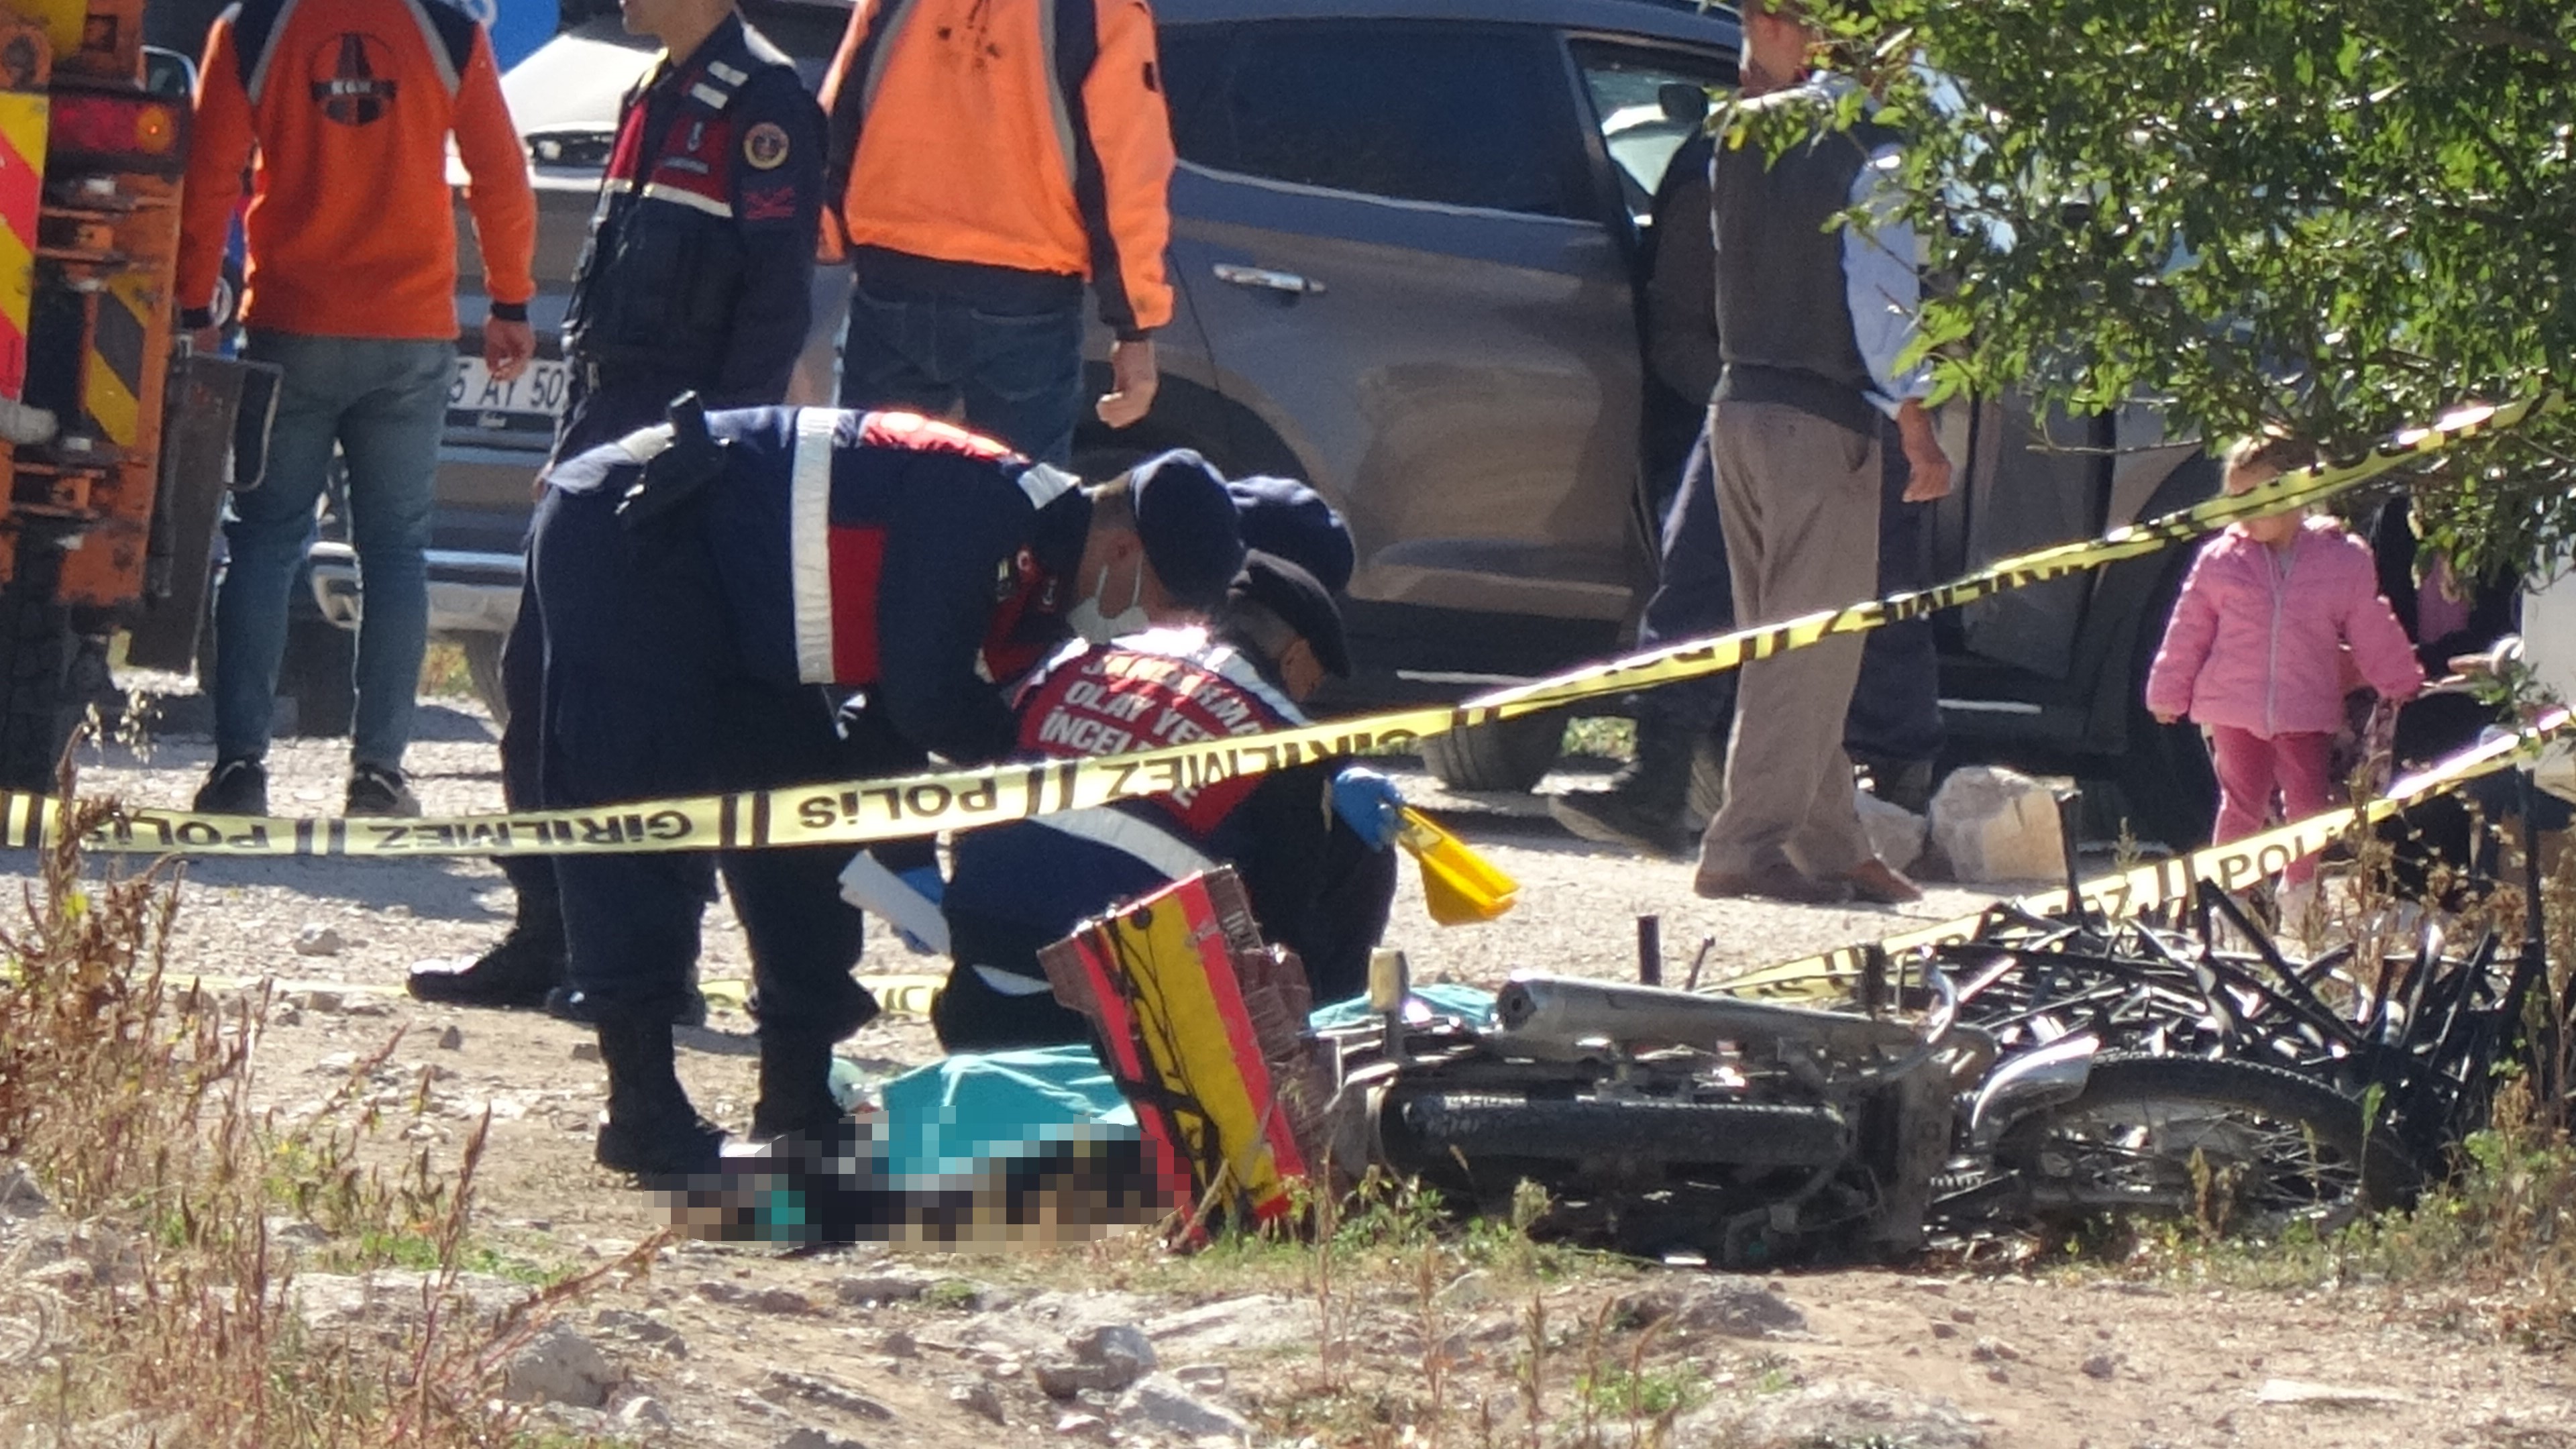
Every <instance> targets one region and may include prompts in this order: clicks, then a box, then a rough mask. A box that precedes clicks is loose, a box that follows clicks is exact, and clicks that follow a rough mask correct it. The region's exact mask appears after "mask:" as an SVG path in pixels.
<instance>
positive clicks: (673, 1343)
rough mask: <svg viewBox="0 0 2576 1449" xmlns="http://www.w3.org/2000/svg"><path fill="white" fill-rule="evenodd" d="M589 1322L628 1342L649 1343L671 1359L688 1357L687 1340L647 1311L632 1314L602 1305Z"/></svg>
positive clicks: (625, 1310)
mask: <svg viewBox="0 0 2576 1449" xmlns="http://www.w3.org/2000/svg"><path fill="white" fill-rule="evenodd" d="M590 1321H591V1323H592V1324H593V1325H595V1326H596V1327H597V1328H598V1329H599V1331H600V1332H602V1333H613V1334H616V1335H617V1336H618V1337H619V1338H622V1339H625V1340H627V1341H628V1342H630V1343H642V1344H650V1345H652V1346H653V1347H655V1348H657V1349H660V1350H661V1351H662V1352H664V1353H666V1354H669V1355H670V1356H671V1357H673V1358H686V1357H688V1356H689V1341H688V1340H687V1339H685V1338H682V1337H681V1336H680V1331H679V1330H678V1329H676V1328H673V1327H672V1326H671V1325H670V1324H668V1323H665V1322H663V1321H662V1320H661V1319H659V1318H655V1317H653V1316H652V1315H651V1314H648V1313H635V1312H631V1311H629V1310H627V1309H624V1308H603V1309H601V1310H599V1312H597V1313H595V1314H593V1315H591V1320H590Z"/></svg>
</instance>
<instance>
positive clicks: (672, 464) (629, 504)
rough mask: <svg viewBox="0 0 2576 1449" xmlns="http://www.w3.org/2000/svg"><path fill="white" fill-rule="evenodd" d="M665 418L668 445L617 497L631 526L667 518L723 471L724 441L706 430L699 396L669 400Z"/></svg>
mask: <svg viewBox="0 0 2576 1449" xmlns="http://www.w3.org/2000/svg"><path fill="white" fill-rule="evenodd" d="M669 417H670V424H671V446H669V447H667V448H664V449H663V450H662V451H661V452H659V453H657V454H655V455H654V456H653V459H652V461H650V462H648V463H646V464H645V465H644V476H643V477H642V478H641V479H640V480H638V481H637V482H636V484H635V486H634V487H632V488H629V489H627V490H626V496H625V497H624V498H621V499H619V500H618V501H617V516H618V517H619V518H620V519H622V520H623V521H624V522H625V524H626V526H627V527H628V528H630V529H641V528H650V527H652V526H653V525H654V524H656V523H659V522H661V521H662V520H663V519H665V518H668V517H669V516H670V515H671V514H672V513H673V512H674V511H676V510H677V509H679V508H680V507H681V506H682V505H683V504H686V503H687V502H688V501H689V500H690V499H692V498H694V497H696V496H697V494H698V490H699V489H701V488H704V487H705V486H706V485H707V484H708V483H709V482H711V481H713V480H714V479H715V478H716V477H717V476H718V475H719V474H721V473H723V472H724V467H725V449H724V444H722V443H719V442H717V441H716V440H715V438H714V436H713V435H712V434H710V433H709V432H708V431H707V408H706V404H704V403H702V402H700V401H698V395H697V394H696V393H694V392H684V393H682V394H680V395H679V396H678V397H676V398H673V399H672V400H671V411H670V415H669Z"/></svg>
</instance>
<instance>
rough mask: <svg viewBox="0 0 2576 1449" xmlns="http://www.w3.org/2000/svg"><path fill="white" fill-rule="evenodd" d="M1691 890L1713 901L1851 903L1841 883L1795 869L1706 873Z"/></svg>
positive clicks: (1808, 904) (1810, 903) (1693, 883)
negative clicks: (1755, 898)
mask: <svg viewBox="0 0 2576 1449" xmlns="http://www.w3.org/2000/svg"><path fill="white" fill-rule="evenodd" d="M1691 889H1692V890H1693V891H1695V892H1697V893H1698V894H1700V895H1702V896H1705V897H1707V898H1709V899H1710V900H1725V899H1728V898H1730V897H1736V896H1761V897H1763V898H1764V899H1766V900H1774V901H1789V902H1792V903H1794V904H1797V905H1802V906H1838V905H1841V904H1842V903H1843V902H1845V901H1847V900H1850V899H1851V887H1850V886H1849V885H1847V884H1846V883H1844V882H1842V881H1838V880H1818V879H1816V878H1815V877H1814V876H1811V875H1807V874H1805V873H1803V872H1801V871H1799V870H1798V869H1796V868H1795V867H1793V866H1789V865H1775V866H1768V867H1765V868H1763V869H1761V870H1755V871H1748V872H1744V873H1742V874H1737V873H1735V872H1731V871H1711V870H1703V871H1701V872H1700V873H1699V876H1698V878H1697V879H1695V880H1693V881H1692V882H1691Z"/></svg>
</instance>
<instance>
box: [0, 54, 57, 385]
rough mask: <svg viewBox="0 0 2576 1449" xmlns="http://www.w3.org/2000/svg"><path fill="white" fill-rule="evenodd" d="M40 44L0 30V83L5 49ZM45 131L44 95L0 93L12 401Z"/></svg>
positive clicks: (23, 373) (2, 365)
mask: <svg viewBox="0 0 2576 1449" xmlns="http://www.w3.org/2000/svg"><path fill="white" fill-rule="evenodd" d="M41 45H42V41H41V40H40V39H39V38H38V37H37V35H36V33H35V32H34V31H33V30H31V29H29V28H26V27H23V26H22V27H15V28H10V29H0V79H6V80H15V79H16V75H15V74H14V72H16V70H17V67H15V66H13V65H11V64H10V63H9V61H8V59H7V58H6V55H5V53H6V52H7V51H8V50H9V49H10V48H12V47H14V46H38V47H41ZM36 84H38V85H41V84H43V82H42V81H41V80H38V81H37V82H36ZM45 130H46V102H45V95H44V92H42V91H41V90H18V89H11V90H0V397H5V398H7V399H9V400H10V401H11V402H23V401H25V400H26V396H27V326H28V322H29V320H30V314H31V313H32V311H33V309H34V307H35V300H36V227H37V223H38V221H39V220H40V219H41V216H42V213H43V210H44V201H45Z"/></svg>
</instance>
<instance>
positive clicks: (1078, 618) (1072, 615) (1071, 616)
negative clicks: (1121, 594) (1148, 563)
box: [1064, 562, 1153, 644]
mask: <svg viewBox="0 0 2576 1449" xmlns="http://www.w3.org/2000/svg"><path fill="white" fill-rule="evenodd" d="M1108 589H1109V570H1107V569H1102V570H1101V571H1100V587H1098V588H1096V589H1093V590H1092V591H1091V593H1090V594H1089V595H1088V596H1087V597H1085V598H1083V599H1082V600H1081V601H1079V602H1077V603H1076V604H1075V605H1074V606H1073V607H1072V608H1070V609H1067V610H1065V611H1064V621H1065V622H1066V623H1067V624H1070V625H1072V626H1073V632H1075V633H1076V634H1079V635H1081V636H1082V637H1083V638H1085V639H1088V640H1090V641H1091V642H1092V643H1094V644H1106V643H1108V642H1109V641H1110V640H1112V639H1118V638H1123V637H1124V636H1126V635H1129V634H1136V633H1141V632H1143V631H1144V630H1145V629H1146V628H1148V627H1150V626H1151V625H1152V623H1153V621H1152V620H1151V619H1148V618H1147V617H1145V566H1144V564H1143V563H1142V562H1139V563H1138V564H1137V565H1136V572H1135V573H1134V574H1132V575H1130V576H1129V579H1128V584H1127V607H1125V608H1124V609H1121V610H1119V611H1118V612H1117V613H1115V614H1112V613H1109V612H1108V611H1106V610H1105V609H1103V608H1102V607H1101V603H1100V596H1101V595H1102V594H1104V593H1106V592H1108Z"/></svg>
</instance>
